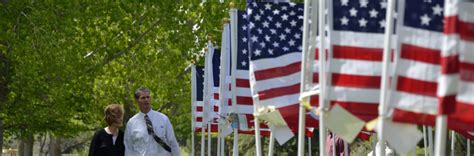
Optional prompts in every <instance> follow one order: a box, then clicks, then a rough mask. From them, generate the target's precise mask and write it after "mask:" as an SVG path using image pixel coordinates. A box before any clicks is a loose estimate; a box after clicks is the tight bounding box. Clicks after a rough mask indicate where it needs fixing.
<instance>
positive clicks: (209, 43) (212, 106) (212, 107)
mask: <svg viewBox="0 0 474 156" xmlns="http://www.w3.org/2000/svg"><path fill="white" fill-rule="evenodd" d="M211 45H212V43H211V38H210V36H208V47H209V49H208V50H209V51H208V53H207V54H208V59H210V61H208V62H207V63H210V64H208V67H209V68H210V69H207V71H209V70H210V71H212V70H213V69H212V59H213V56H214V49H213V50H212V51H211V49H210V46H211ZM213 74H214V73H213ZM210 76H213V75H210ZM207 78H209V73H208V74H207ZM207 81H209V79H208V80H207ZM209 85H212V86H214V84H209V82H208V84H207V85H206V87H207V88H206V89H207V95H206V97H207V99H208V100H207V101H208V111H209V112H207V113H208V117H209V118H211V119H210V120H209V119H207V121H206V122H207V155H208V156H211V131H212V129H211V128H212V127H211V123H212V120H214V117H213V116H212V115H211V114H214V105H211V100H210V99H211V97H213V96H212V93H211V92H209V91H210V90H211V89H212V88H211V89H209ZM211 112H212V113H211Z"/></svg>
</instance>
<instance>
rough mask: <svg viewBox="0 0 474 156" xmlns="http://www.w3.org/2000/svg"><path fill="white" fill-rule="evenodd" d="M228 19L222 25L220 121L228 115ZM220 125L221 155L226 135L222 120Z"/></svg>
mask: <svg viewBox="0 0 474 156" xmlns="http://www.w3.org/2000/svg"><path fill="white" fill-rule="evenodd" d="M227 25H228V23H227V21H224V24H223V27H222V34H221V35H222V36H221V58H220V60H221V64H220V73H219V105H220V106H219V107H220V108H219V115H218V120H219V121H220V120H221V119H222V116H226V114H225V111H227V99H226V97H227V96H226V92H227V91H228V89H229V88H228V87H227V86H228V85H227V84H226V82H225V81H226V76H227V70H228V68H229V67H228V66H227V60H228V59H229V58H228V56H229V55H228V54H227V52H228V51H227V49H226V48H227V46H228V45H227V44H228V43H226V42H228V41H227V39H228V37H229V36H228V35H229V33H228V31H229V30H228V28H227ZM218 123H219V124H218V126H219V133H218V137H217V155H221V154H222V153H221V150H222V148H223V146H222V140H223V138H224V136H222V135H221V133H222V131H223V126H224V125H222V124H221V122H218Z"/></svg>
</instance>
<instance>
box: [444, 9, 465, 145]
mask: <svg viewBox="0 0 474 156" xmlns="http://www.w3.org/2000/svg"><path fill="white" fill-rule="evenodd" d="M445 8H446V10H445V12H444V15H445V16H444V20H445V23H444V45H443V46H444V47H443V49H442V51H441V62H440V63H441V76H440V77H439V79H438V83H439V85H438V96H439V99H440V109H439V110H440V113H441V114H447V115H448V126H449V128H452V129H455V130H458V131H460V132H461V134H464V135H466V136H469V137H471V138H473V137H472V135H468V133H463V131H466V130H470V131H474V126H473V125H474V115H472V114H473V113H474V53H472V49H474V2H466V1H462V0H459V1H458V0H455V1H447V2H446V4H445Z"/></svg>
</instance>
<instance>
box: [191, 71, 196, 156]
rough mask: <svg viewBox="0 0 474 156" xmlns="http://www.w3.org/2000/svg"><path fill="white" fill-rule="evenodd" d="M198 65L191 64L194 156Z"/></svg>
mask: <svg viewBox="0 0 474 156" xmlns="http://www.w3.org/2000/svg"><path fill="white" fill-rule="evenodd" d="M196 75H197V74H196V66H195V65H192V66H191V112H192V113H191V119H192V120H191V154H192V155H193V156H194V154H195V151H194V127H195V126H196V125H195V122H196V118H195V116H194V113H195V112H196V109H195V108H194V106H195V104H196V99H197V98H196V91H197V89H196V88H197V87H196Z"/></svg>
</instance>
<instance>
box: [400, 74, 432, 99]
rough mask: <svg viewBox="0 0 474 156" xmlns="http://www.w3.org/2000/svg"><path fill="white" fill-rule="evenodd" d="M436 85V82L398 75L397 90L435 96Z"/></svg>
mask: <svg viewBox="0 0 474 156" xmlns="http://www.w3.org/2000/svg"><path fill="white" fill-rule="evenodd" d="M437 87H438V83H436V82H427V81H421V80H416V79H412V78H409V77H404V76H399V77H398V84H397V90H399V91H402V92H407V93H411V94H416V95H424V96H430V97H436V89H437Z"/></svg>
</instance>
